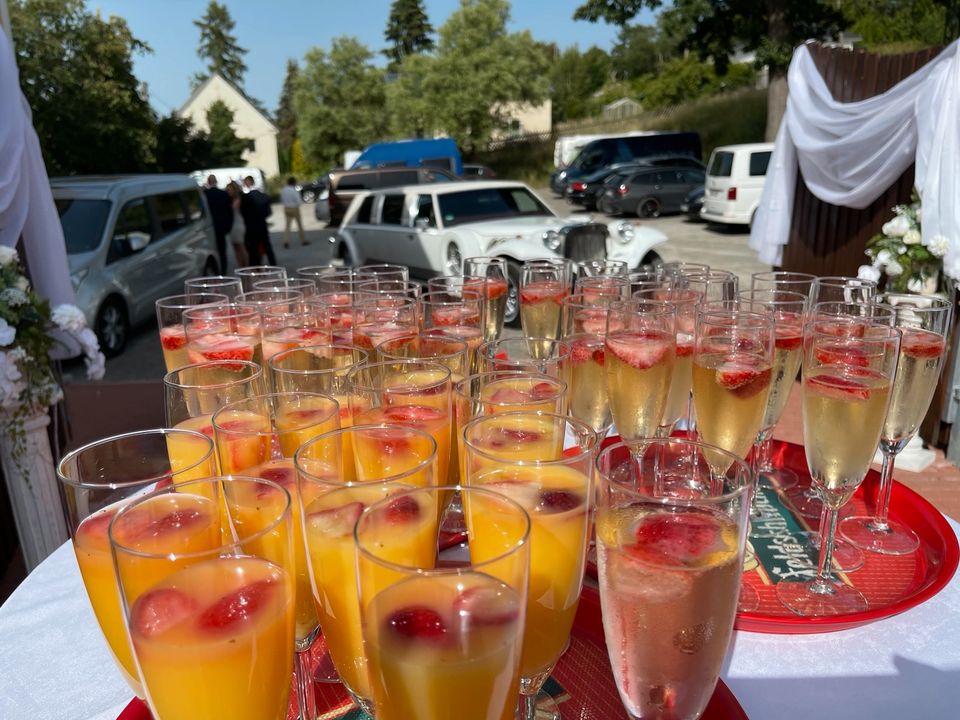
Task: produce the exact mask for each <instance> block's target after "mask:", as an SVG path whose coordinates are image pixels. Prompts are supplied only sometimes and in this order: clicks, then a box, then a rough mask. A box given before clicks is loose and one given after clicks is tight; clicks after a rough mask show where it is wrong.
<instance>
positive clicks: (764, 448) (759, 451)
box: [753, 428, 774, 475]
mask: <svg viewBox="0 0 960 720" xmlns="http://www.w3.org/2000/svg"><path fill="white" fill-rule="evenodd" d="M772 449H773V428H764V429H763V430H761V431H760V441H759V442H758V443H757V444H756V445H755V446H754V451H753V452H754V454H755V455H756V458H757V463H756V465H757V466H756V468H755V471H756V474H757V475H759V474H760V473H765V472H770V471H771V470H773V469H774V467H773V461H772V460H771V457H770V456H771V450H772Z"/></svg>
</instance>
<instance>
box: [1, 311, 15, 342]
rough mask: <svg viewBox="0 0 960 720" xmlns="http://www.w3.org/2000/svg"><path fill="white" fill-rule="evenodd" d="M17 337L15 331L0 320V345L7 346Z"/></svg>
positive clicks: (4, 321)
mask: <svg viewBox="0 0 960 720" xmlns="http://www.w3.org/2000/svg"><path fill="white" fill-rule="evenodd" d="M16 337H17V329H16V328H15V327H11V326H10V325H9V324H7V321H6V320H4V319H3V318H0V345H4V346H6V345H9V344H10V343H12V342H13V341H14V340H15V339H16Z"/></svg>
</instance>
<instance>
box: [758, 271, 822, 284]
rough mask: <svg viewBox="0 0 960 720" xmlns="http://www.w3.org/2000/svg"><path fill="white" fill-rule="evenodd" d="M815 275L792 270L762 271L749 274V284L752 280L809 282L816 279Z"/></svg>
mask: <svg viewBox="0 0 960 720" xmlns="http://www.w3.org/2000/svg"><path fill="white" fill-rule="evenodd" d="M817 277H818V276H817V275H813V274H811V273H805V272H795V271H793V270H763V271H762V272H755V273H751V274H750V279H751V282H752V281H753V279H754V278H756V279H757V280H782V281H783V282H786V283H802V282H810V281H813V280H816V279H817Z"/></svg>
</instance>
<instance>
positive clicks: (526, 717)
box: [520, 693, 537, 720]
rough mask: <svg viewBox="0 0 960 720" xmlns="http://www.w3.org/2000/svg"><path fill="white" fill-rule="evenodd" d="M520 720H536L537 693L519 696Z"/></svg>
mask: <svg viewBox="0 0 960 720" xmlns="http://www.w3.org/2000/svg"><path fill="white" fill-rule="evenodd" d="M520 720H537V693H533V694H532V695H527V694H524V695H521V696H520Z"/></svg>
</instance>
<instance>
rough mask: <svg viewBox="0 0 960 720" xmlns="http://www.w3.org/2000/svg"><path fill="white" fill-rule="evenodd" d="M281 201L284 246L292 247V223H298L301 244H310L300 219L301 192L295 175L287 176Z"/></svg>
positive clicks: (281, 193) (281, 192)
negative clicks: (305, 236)
mask: <svg viewBox="0 0 960 720" xmlns="http://www.w3.org/2000/svg"><path fill="white" fill-rule="evenodd" d="M280 202H282V203H283V218H284V226H283V246H284V247H285V248H288V247H290V223H291V222H296V223H297V231H298V232H299V233H300V244H301V245H309V244H310V243H309V242H308V241H307V240H306V238H304V236H303V221H302V220H300V202H301V201H300V193H299V192H297V179H296V178H295V177H289V178H287V184H286V187H284V188H283V190H281V191H280Z"/></svg>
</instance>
